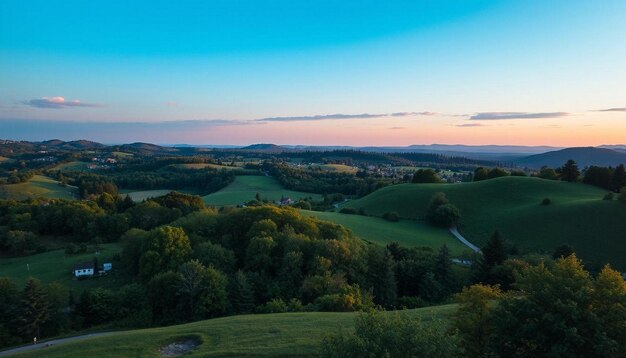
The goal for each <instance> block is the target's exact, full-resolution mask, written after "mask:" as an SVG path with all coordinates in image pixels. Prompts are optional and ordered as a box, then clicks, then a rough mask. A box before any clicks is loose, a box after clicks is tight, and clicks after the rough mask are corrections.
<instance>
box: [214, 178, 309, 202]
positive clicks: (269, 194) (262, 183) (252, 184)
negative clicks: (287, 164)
mask: <svg viewBox="0 0 626 358" xmlns="http://www.w3.org/2000/svg"><path fill="white" fill-rule="evenodd" d="M256 193H259V194H260V195H261V198H262V199H268V200H272V201H276V200H280V199H281V197H290V198H291V199H293V200H297V199H301V198H307V197H313V198H314V199H316V200H319V199H320V198H321V195H319V194H311V193H304V192H300V191H292V190H288V189H285V188H283V187H282V186H281V185H280V183H278V182H277V181H276V179H274V178H272V177H268V176H259V175H242V176H237V177H235V181H233V182H232V183H231V184H230V185H229V186H227V187H226V188H224V189H222V190H219V191H217V192H215V193H213V194H209V195H206V196H204V197H203V199H204V203H205V204H207V205H214V206H227V205H238V204H241V203H245V202H248V201H250V200H254V198H255V196H256Z"/></svg>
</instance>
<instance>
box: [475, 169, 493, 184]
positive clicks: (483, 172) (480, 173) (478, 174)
mask: <svg viewBox="0 0 626 358" xmlns="http://www.w3.org/2000/svg"><path fill="white" fill-rule="evenodd" d="M486 179H489V172H488V171H487V169H485V168H483V167H479V168H476V170H474V181H481V180H486Z"/></svg>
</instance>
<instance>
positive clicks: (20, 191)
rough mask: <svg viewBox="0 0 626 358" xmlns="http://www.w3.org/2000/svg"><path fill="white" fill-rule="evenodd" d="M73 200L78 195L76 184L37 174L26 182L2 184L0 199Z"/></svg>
mask: <svg viewBox="0 0 626 358" xmlns="http://www.w3.org/2000/svg"><path fill="white" fill-rule="evenodd" d="M40 197H43V198H50V199H66V200H72V199H76V198H77V197H78V190H77V188H76V187H75V186H71V185H67V186H61V185H59V182H58V181H56V180H54V179H51V178H49V177H46V176H43V175H35V176H33V177H32V178H31V179H30V180H28V181H27V182H25V183H19V184H6V185H0V199H12V200H26V199H31V198H40Z"/></svg>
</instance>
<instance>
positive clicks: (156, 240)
mask: <svg viewBox="0 0 626 358" xmlns="http://www.w3.org/2000/svg"><path fill="white" fill-rule="evenodd" d="M147 251H153V252H155V253H156V254H157V255H158V256H159V258H160V261H159V264H160V271H167V270H176V269H178V267H179V266H180V265H182V264H183V263H184V262H185V261H187V260H188V259H189V257H190V256H191V252H192V251H191V244H190V243H189V238H188V237H187V235H186V234H185V231H184V230H183V229H181V228H176V227H171V226H164V227H160V228H158V229H155V230H153V231H151V232H150V235H149V236H148V238H147V239H146V241H145V242H144V252H147Z"/></svg>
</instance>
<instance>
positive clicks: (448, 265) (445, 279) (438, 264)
mask: <svg viewBox="0 0 626 358" xmlns="http://www.w3.org/2000/svg"><path fill="white" fill-rule="evenodd" d="M434 274H435V280H437V282H439V284H440V285H441V292H442V294H443V296H444V297H445V296H447V295H449V294H450V293H452V291H453V290H454V276H453V274H452V261H451V259H450V249H448V245H446V244H444V245H443V246H442V247H441V248H440V249H439V253H438V254H437V257H436V258H435V267H434ZM442 298H443V297H442Z"/></svg>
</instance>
